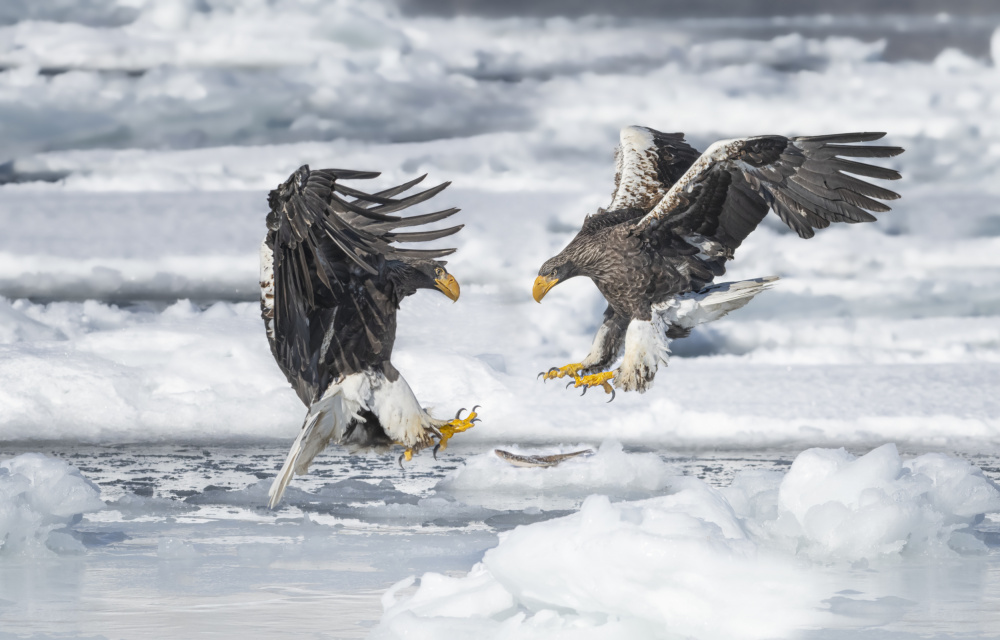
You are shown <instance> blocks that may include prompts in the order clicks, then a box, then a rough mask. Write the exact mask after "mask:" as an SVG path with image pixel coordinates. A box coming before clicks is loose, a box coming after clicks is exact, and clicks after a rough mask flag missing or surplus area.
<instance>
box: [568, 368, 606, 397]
mask: <svg viewBox="0 0 1000 640" xmlns="http://www.w3.org/2000/svg"><path fill="white" fill-rule="evenodd" d="M614 377H615V372H614V371H603V372H601V373H595V374H593V375H589V376H574V381H573V382H571V383H570V384H572V385H573V388H574V389H575V388H577V387H583V394H581V395H584V394H586V393H587V389H589V388H590V387H603V388H604V393H610V394H611V400H614V399H615V390H614V388H613V387H612V386H611V383H610V381H611V380H612V379H613V378H614ZM566 386H567V387H568V386H569V384H567V385H566ZM611 400H608V402H611Z"/></svg>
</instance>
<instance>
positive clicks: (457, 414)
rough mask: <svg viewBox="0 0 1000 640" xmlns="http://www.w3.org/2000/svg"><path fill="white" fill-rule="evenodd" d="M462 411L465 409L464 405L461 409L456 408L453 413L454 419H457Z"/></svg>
mask: <svg viewBox="0 0 1000 640" xmlns="http://www.w3.org/2000/svg"><path fill="white" fill-rule="evenodd" d="M463 411H465V407H462V408H461V409H459V410H458V412H457V413H455V419H456V420H458V419H459V417H458V416H460V415H462V412H463ZM473 411H474V409H473Z"/></svg>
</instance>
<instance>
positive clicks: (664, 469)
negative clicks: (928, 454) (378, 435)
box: [0, 442, 1000, 638]
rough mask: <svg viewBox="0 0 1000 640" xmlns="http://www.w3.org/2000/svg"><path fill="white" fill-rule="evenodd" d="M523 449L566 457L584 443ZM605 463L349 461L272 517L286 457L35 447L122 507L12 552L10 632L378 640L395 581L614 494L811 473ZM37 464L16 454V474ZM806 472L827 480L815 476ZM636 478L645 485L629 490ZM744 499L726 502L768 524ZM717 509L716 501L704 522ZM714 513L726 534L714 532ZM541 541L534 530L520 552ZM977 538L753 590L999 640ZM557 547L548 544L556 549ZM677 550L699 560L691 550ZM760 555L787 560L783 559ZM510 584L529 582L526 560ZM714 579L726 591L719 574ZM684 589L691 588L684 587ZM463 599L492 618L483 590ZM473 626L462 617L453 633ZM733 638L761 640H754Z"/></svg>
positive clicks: (328, 465)
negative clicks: (369, 638) (520, 579)
mask: <svg viewBox="0 0 1000 640" xmlns="http://www.w3.org/2000/svg"><path fill="white" fill-rule="evenodd" d="M595 444H596V443H595ZM506 448H511V449H514V450H521V451H546V452H551V451H556V450H563V451H568V450H572V449H574V448H575V445H566V446H562V447H551V446H550V447H547V448H546V447H542V448H530V447H529V448H525V447H520V448H519V447H517V446H516V445H515V446H511V445H506ZM595 448H597V449H598V452H597V454H596V455H595V456H591V457H589V458H584V459H578V460H577V461H576V462H575V463H574V464H572V465H571V464H569V463H564V464H563V465H560V466H559V467H555V468H552V469H517V468H514V467H510V466H508V465H506V464H505V463H502V462H499V460H497V459H496V458H494V457H493V456H492V454H491V452H490V449H489V448H486V449H485V452H484V450H483V448H478V447H477V448H475V449H471V448H467V447H462V446H455V447H452V448H450V449H449V451H448V452H447V454H446V455H442V456H441V459H440V460H438V461H434V460H433V459H432V458H431V457H430V456H428V455H423V456H419V457H417V458H416V459H415V460H414V461H413V462H412V463H411V464H410V465H408V466H407V468H406V469H405V470H400V469H399V467H398V466H397V465H396V463H395V460H394V459H393V458H392V457H374V456H372V457H356V456H348V455H345V454H343V453H342V452H339V451H337V450H331V451H328V452H327V453H326V454H324V455H323V456H321V458H320V459H319V460H317V463H316V465H315V466H314V467H313V469H312V472H311V473H310V475H309V476H307V477H304V478H297V479H296V482H295V483H294V484H293V486H292V489H291V490H290V491H289V492H288V495H287V497H286V500H285V503H284V504H283V506H282V507H281V508H279V509H278V510H277V511H274V512H270V511H268V510H266V509H265V508H263V506H262V505H263V504H264V503H265V502H266V488H267V486H268V485H269V482H270V479H271V478H272V477H273V474H274V472H275V470H276V469H277V468H278V467H279V466H280V463H281V461H282V458H283V456H284V453H285V451H284V447H283V446H281V445H257V446H239V447H224V446H212V447H183V446H177V445H162V446H142V447H138V446H125V445H122V446H116V447H99V446H74V447H66V446H52V447H39V446H37V445H36V446H33V447H31V449H32V450H34V451H42V452H44V453H46V454H47V455H49V456H52V457H54V458H58V459H59V460H63V461H65V462H67V463H69V464H71V465H73V466H75V467H76V468H77V469H79V470H80V471H81V473H82V474H83V475H84V476H85V477H86V478H88V479H90V480H92V481H93V482H94V483H96V485H97V486H98V487H99V488H100V492H101V498H102V499H103V500H104V501H105V502H106V503H107V506H106V507H105V508H104V509H102V510H96V511H95V510H92V509H93V508H94V507H93V505H92V504H91V505H89V506H90V509H91V510H90V512H88V513H86V514H85V515H83V517H82V519H79V520H78V521H75V522H73V521H70V524H69V526H68V528H67V529H60V531H63V532H66V531H68V532H69V534H70V535H71V536H72V538H73V539H75V540H76V541H78V543H79V544H78V546H77V547H73V546H71V545H68V544H66V542H65V540H64V538H68V536H66V535H65V533H63V534H62V538H60V539H59V540H63V542H62V543H59V540H57V541H56V543H53V542H52V541H51V540H50V541H49V543H48V547H49V548H50V549H55V551H46V550H43V549H35V550H34V551H33V552H25V551H23V550H22V551H20V552H18V553H11V552H10V551H9V550H7V551H5V553H4V555H3V562H0V599H2V602H3V605H2V606H0V622H2V628H3V631H4V633H5V634H13V637H21V636H25V635H32V634H41V635H40V636H39V637H107V638H154V637H162V635H163V633H164V631H165V630H169V633H170V635H171V636H173V637H178V636H182V635H183V636H185V637H194V636H200V635H209V634H215V633H223V634H224V635H225V636H226V637H247V638H273V637H276V636H278V635H281V634H282V633H284V632H286V631H287V630H288V629H289V628H292V629H294V631H295V633H296V634H297V635H300V636H308V635H311V634H316V635H317V637H329V638H354V637H363V636H365V635H366V634H368V633H369V632H370V631H371V630H372V627H375V626H376V625H378V623H379V621H380V619H381V617H382V607H383V605H382V597H383V593H384V592H385V590H386V589H387V588H388V587H390V586H391V585H393V584H394V583H397V582H398V581H400V580H402V579H404V578H407V577H408V576H414V575H415V576H421V575H424V578H423V581H422V584H434V576H435V575H438V574H444V575H450V576H453V577H454V578H453V579H455V580H467V581H468V580H469V579H470V578H463V576H465V575H466V572H468V571H469V569H470V567H472V566H473V565H475V564H476V563H477V562H479V561H480V560H482V558H483V554H484V553H485V552H487V550H489V549H492V548H494V547H496V546H497V544H498V534H499V535H503V532H507V531H511V530H513V529H514V528H515V527H517V526H519V525H529V524H531V523H540V522H545V521H549V522H551V523H553V524H555V523H558V522H562V520H553V519H554V518H562V517H564V516H566V515H568V514H571V513H575V512H576V511H577V510H578V509H579V508H580V506H581V503H583V501H584V499H585V497H586V496H587V495H588V494H589V493H592V492H593V493H603V494H605V495H609V496H610V497H611V498H612V504H619V505H629V504H635V505H641V504H644V503H643V502H641V501H642V500H644V499H650V498H654V499H656V497H657V496H667V495H686V493H685V490H688V491H690V489H691V487H690V486H689V485H687V484H685V483H686V482H692V481H694V480H693V479H694V478H698V479H702V480H704V481H705V482H706V483H707V486H710V487H715V488H724V487H729V486H730V485H732V484H733V479H734V477H743V478H744V480H743V481H742V484H740V486H741V487H743V488H742V489H740V491H743V492H744V493H743V494H741V495H750V494H747V493H745V492H746V487H747V486H749V485H747V482H751V483H752V482H753V481H754V479H755V478H758V479H759V478H761V477H765V476H768V474H770V477H775V478H776V477H779V476H781V475H783V474H786V473H788V472H789V469H790V468H791V467H792V462H793V461H794V460H795V458H796V452H793V451H790V450H788V451H786V450H768V451H700V452H699V451H686V452H685V451H667V450H660V451H655V452H649V451H647V452H643V451H622V450H621V448H620V446H617V445H615V444H614V443H611V442H606V443H603V444H601V445H600V446H599V447H598V446H595ZM22 450H23V449H22V448H20V447H12V446H9V445H8V446H5V447H3V448H2V449H0V459H10V458H11V457H13V456H17V455H18V454H20V453H21V451H22ZM858 453H864V452H858ZM919 453H920V452H908V453H906V454H904V456H903V458H904V460H906V459H911V458H913V457H914V456H916V455H918V454H919ZM836 455H839V454H836ZM843 455H846V454H843ZM963 458H965V459H967V460H969V461H971V462H973V463H974V464H976V465H978V466H979V467H980V468H982V469H983V470H984V471H985V473H986V475H987V477H991V478H993V479H997V478H1000V466H998V465H1000V459H998V458H997V457H996V456H994V455H983V454H965V455H964V456H963ZM13 459H15V460H17V459H18V458H13ZM804 468H805V469H807V470H811V469H813V468H815V463H812V464H810V465H808V466H806V467H804ZM629 469H632V470H634V471H635V473H634V474H632V475H631V476H630V475H629V473H628V472H627V471H628V470H629ZM761 474H763V476H762V475H761ZM56 475H57V476H58V474H56ZM442 478H446V479H445V480H444V481H442ZM685 478H686V479H685ZM0 480H2V477H0ZM806 482H807V484H808V481H806ZM738 484H739V483H738ZM733 486H734V489H728V490H727V491H729V492H730V493H726V494H725V495H726V496H727V500H729V502H730V503H731V504H733V505H734V508H736V509H737V510H738V511H739V510H742V511H741V512H740V513H741V516H743V517H746V518H747V521H753V520H754V516H752V515H750V514H749V513H748V512H746V511H745V510H746V508H747V507H746V505H745V504H743V503H741V502H740V501H739V499H737V497H735V494H733V493H732V491H733V490H735V486H736V485H733ZM0 488H2V487H0ZM700 491H704V490H700ZM52 495H57V494H56V493H55V492H52ZM660 499H662V498H660ZM623 500H624V501H626V502H622V501H623ZM637 500H638V501H640V502H635V501H637ZM592 502H593V499H590V500H588V504H592ZM696 502H697V501H696ZM710 504H712V501H711V500H710V499H709V500H707V501H703V502H702V503H701V507H699V509H702V510H704V509H706V508H709V507H708V505H710ZM741 504H742V505H743V506H740V505H741ZM587 509H591V510H592V509H593V507H592V506H590V507H585V511H586V510H587ZM700 515H701V517H702V518H707V520H706V521H704V522H711V521H712V516H711V515H710V514H709V515H706V514H705V513H701V514H700ZM761 522H764V520H761ZM0 526H2V518H0ZM537 526H539V525H534V527H532V526H529V527H527V528H521V529H518V531H519V532H520V534H519V535H521V536H522V537H524V536H526V535H528V534H531V533H533V530H534V528H535V527H537ZM710 526H714V525H710ZM971 533H972V534H973V539H972V540H967V541H966V543H967V544H968V545H969V546H970V548H971V547H972V546H975V545H977V544H978V545H980V546H979V547H977V548H975V549H974V550H972V551H965V552H963V553H958V552H950V551H949V552H947V553H945V554H944V555H942V554H941V553H937V552H928V551H926V550H925V551H921V552H918V553H912V554H910V555H905V554H904V556H902V557H900V556H892V555H890V556H888V559H887V560H885V559H883V558H882V556H881V555H879V554H875V555H871V554H869V555H870V561H869V560H867V559H865V560H861V561H850V560H849V559H848V561H842V560H838V559H835V558H832V557H828V558H826V559H825V560H823V561H819V562H810V561H807V560H804V559H800V560H799V563H798V564H799V566H798V567H794V566H791V565H789V566H785V565H784V564H782V563H783V562H784V561H783V560H781V559H780V558H779V559H777V560H773V561H771V560H768V561H767V562H764V563H762V565H761V567H758V566H756V565H754V576H753V580H754V581H755V582H754V584H756V585H760V584H765V583H766V582H757V581H760V580H764V581H766V572H767V571H769V570H772V571H792V572H795V571H801V570H802V567H803V566H806V568H807V569H808V573H809V575H810V581H811V582H809V583H808V585H807V587H808V589H809V590H810V591H808V594H807V595H809V596H813V595H816V594H818V595H816V598H818V599H816V600H815V601H810V602H806V603H805V606H799V607H798V608H797V609H796V608H794V607H791V608H790V609H789V610H788V611H786V613H788V614H789V615H792V616H805V618H804V623H803V625H802V626H803V628H804V629H806V630H808V629H810V627H811V624H815V622H816V621H814V620H810V619H809V615H811V614H812V613H815V611H813V609H817V610H824V611H826V615H827V616H828V618H829V619H825V620H822V621H820V622H821V624H820V626H821V627H822V626H823V625H824V624H825V625H826V626H827V627H829V629H833V630H836V629H841V630H844V629H853V630H855V631H858V630H860V629H872V630H875V629H877V630H881V631H895V632H899V633H900V634H902V635H900V636H899V637H909V635H908V634H913V635H914V637H916V635H917V634H926V633H928V632H929V631H930V632H933V633H936V634H945V635H948V636H960V635H961V636H963V637H994V636H995V634H996V629H997V628H998V627H997V625H998V624H1000V613H997V611H998V610H1000V609H998V605H1000V521H998V520H996V519H995V518H986V519H985V520H982V521H981V522H979V523H978V524H976V525H975V526H974V527H973V529H972V530H971ZM706 535H708V534H706ZM914 537H915V536H914ZM539 539H540V540H541V542H534V541H532V542H531V544H532V545H534V544H544V538H539ZM567 544H571V545H572V544H573V543H571V542H567ZM672 544H676V545H683V544H684V539H683V536H681V537H680V538H678V539H677V540H676V541H675V542H674V543H672ZM571 548H572V546H571ZM760 553H761V556H766V557H776V556H775V553H776V552H775V551H774V550H773V549H772V550H770V551H764V550H762V551H761V552H760ZM866 553H867V552H866ZM487 557H488V556H487ZM654 557H655V556H650V557H649V558H650V560H652V558H654ZM723 557H725V555H724V556H723ZM704 560H705V561H706V562H709V561H711V560H712V558H710V557H709V558H705V559H704ZM588 562H592V563H593V564H594V567H595V570H596V571H597V572H598V573H597V574H596V575H605V576H607V575H608V574H606V573H602V572H601V571H600V568H601V566H602V561H601V560H599V559H598V558H597V557H596V556H595V557H593V558H591V559H589V560H587V559H586V558H585V557H581V562H579V563H576V565H581V564H582V566H578V570H579V571H580V572H582V573H581V576H583V577H581V576H574V575H566V576H564V578H565V580H562V579H561V581H563V582H564V583H565V584H574V583H576V582H579V581H581V580H582V582H580V584H586V582H587V578H586V577H585V576H586V575H588V569H587V563H588ZM732 562H736V563H737V565H738V564H739V562H740V561H739V560H738V559H735V558H734V559H731V560H728V561H726V563H727V564H726V565H725V571H726V572H727V576H728V577H727V580H728V581H729V582H730V584H729V586H726V585H725V584H722V583H720V584H719V585H718V586H717V587H710V591H712V592H714V591H716V590H722V592H725V590H726V589H731V588H736V589H742V588H745V587H749V586H750V585H749V584H747V583H743V582H741V580H743V579H745V577H741V575H740V568H739V566H736V565H731V564H730V563H732ZM498 566H501V567H510V570H511V571H515V572H516V571H517V570H518V565H517V559H516V557H515V558H514V559H513V560H511V561H507V562H499V563H498ZM704 568H705V569H706V570H708V573H707V575H708V576H709V577H710V576H712V573H711V564H707V565H706V567H704ZM762 571H763V572H764V573H763V574H762V573H761V572H762ZM729 572H732V573H731V574H730V573H729ZM612 573H613V572H612ZM425 574H430V577H428V576H427V575H425ZM796 575H797V574H796ZM605 579H607V578H605ZM678 579H679V580H680V581H681V583H683V580H684V578H683V577H680V578H678ZM668 582H669V581H668ZM794 584H795V583H794V582H793V587H794ZM795 588H796V589H799V590H801V589H805V588H806V587H804V586H802V585H800V586H799V587H795ZM413 593H414V589H413V588H412V587H410V588H408V589H407V588H404V589H403V590H402V591H399V592H398V593H396V594H395V595H394V596H392V597H393V598H397V599H398V598H400V597H403V596H407V595H411V594H413ZM462 593H463V594H465V596H464V597H467V598H471V600H470V602H472V603H473V605H475V603H476V600H475V591H474V590H471V594H472V595H469V593H470V590H469V589H468V588H463V589H462ZM793 600H794V598H793ZM750 601H752V599H751V600H750ZM748 602H749V601H748ZM795 604H796V605H800V604H801V603H795ZM471 608H472V609H473V611H472V613H470V614H468V615H472V616H473V618H469V619H467V620H466V623H469V622H474V621H475V620H476V619H477V618H475V616H476V615H477V614H476V613H475V611H474V609H475V607H474V606H472V607H471ZM582 609H583V608H581V610H582ZM424 613H425V614H426V610H425V611H424ZM452 615H455V614H454V613H453V614H452ZM539 615H540V614H537V613H536V614H535V617H536V618H538V617H539ZM733 615H737V617H738V615H739V612H738V611H737V612H736V613H735V614H733ZM690 619H692V620H694V621H695V623H696V622H697V620H699V619H701V618H700V616H699V615H695V616H694V617H693V618H690ZM431 620H433V618H431ZM624 620H625V622H623V623H622V624H625V623H626V622H627V621H628V619H627V617H625V618H624ZM404 622H406V621H405V620H404ZM756 622H758V623H759V620H757V621H756ZM466 623H459V622H458V621H456V620H454V619H452V621H451V623H448V622H447V619H446V620H445V622H444V624H445V627H444V628H458V627H454V626H453V625H459V627H461V625H462V624H466ZM393 624H394V619H393V618H389V619H387V621H385V622H383V624H382V625H381V626H378V627H377V629H376V631H377V633H378V634H381V635H385V636H387V637H390V636H391V633H393V632H394V631H393V630H394V627H393ZM408 624H412V621H411V622H410V623H408ZM449 625H452V626H449ZM628 628H629V627H628V626H627V625H626V626H625V627H624V629H625V630H627V629H628ZM829 629H828V631H827V632H821V631H818V630H816V629H813V630H812V631H809V632H808V633H807V636H806V637H817V638H821V637H836V635H835V634H834V635H830V634H831V633H834V632H833V631H829ZM395 630H396V631H398V627H395ZM529 630H530V629H529ZM633 630H634V629H633ZM489 631H490V630H489V629H487V630H485V631H484V629H478V630H477V631H476V632H477V633H482V632H489ZM494 631H495V629H494ZM523 631H524V629H522V632H523ZM640 631H641V629H640ZM695 631H697V630H696V629H695ZM470 633H471V630H470ZM64 634H68V635H64ZM647 635H650V637H654V636H656V635H657V634H656V633H653V634H647ZM699 635H700V634H699ZM735 635H736V636H737V637H743V636H746V637H758V634H756V633H753V630H752V629H750V630H747V629H742V630H737V631H736V633H735ZM529 636H530V634H529ZM0 637H6V636H0ZM526 637H527V636H526ZM707 637H712V636H711V634H710V635H709V636H707Z"/></svg>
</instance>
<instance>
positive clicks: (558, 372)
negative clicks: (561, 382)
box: [538, 362, 585, 382]
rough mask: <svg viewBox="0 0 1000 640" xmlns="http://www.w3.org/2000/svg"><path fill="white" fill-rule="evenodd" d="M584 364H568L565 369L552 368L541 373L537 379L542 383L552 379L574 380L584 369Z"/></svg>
mask: <svg viewBox="0 0 1000 640" xmlns="http://www.w3.org/2000/svg"><path fill="white" fill-rule="evenodd" d="M584 368H585V367H584V364H583V363H582V362H574V363H572V364H568V365H566V366H565V367H552V368H551V369H549V370H548V371H543V372H541V373H539V374H538V377H539V378H541V379H542V381H543V382H544V381H546V380H552V379H554V378H565V377H566V376H572V377H574V378H576V377H577V376H579V375H580V372H581V371H583V369H584Z"/></svg>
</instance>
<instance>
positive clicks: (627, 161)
mask: <svg viewBox="0 0 1000 640" xmlns="http://www.w3.org/2000/svg"><path fill="white" fill-rule="evenodd" d="M697 159H698V152H697V151H696V150H695V149H693V148H691V146H690V145H688V144H687V143H686V142H685V141H684V134H683V133H663V132H661V131H657V130H656V129H650V128H649V127H639V126H632V127H625V128H624V129H622V130H621V133H620V134H619V145H618V148H617V149H616V150H615V192H614V194H612V197H611V204H610V205H609V206H608V211H616V210H618V209H641V210H642V211H644V212H647V211H649V210H650V209H652V208H653V207H654V206H656V203H657V202H659V201H660V199H661V198H663V196H664V195H665V194H666V193H667V191H668V190H669V189H670V187H671V185H673V184H674V183H675V182H677V180H678V179H679V178H680V177H681V176H682V175H684V172H685V171H687V170H688V168H689V167H690V166H691V164H692V163H693V162H694V161H695V160H697Z"/></svg>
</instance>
